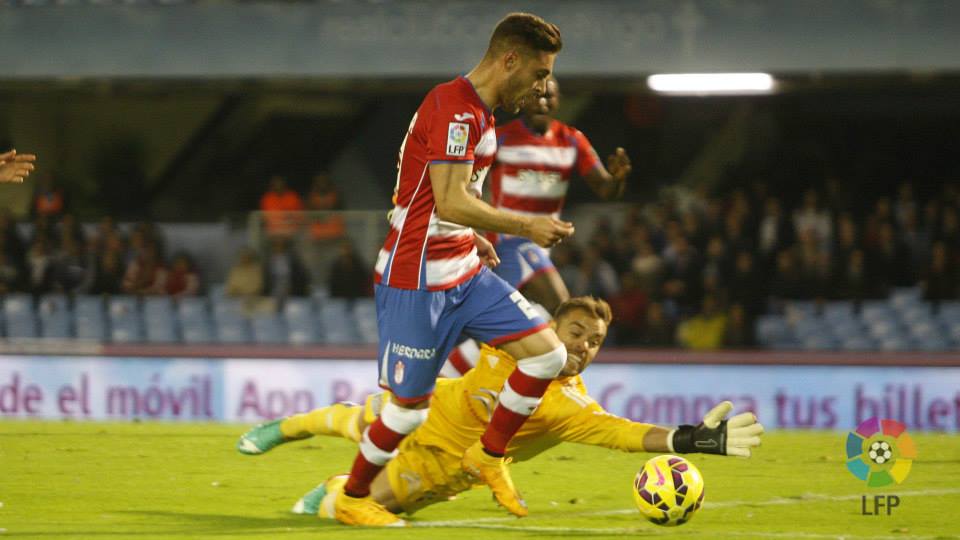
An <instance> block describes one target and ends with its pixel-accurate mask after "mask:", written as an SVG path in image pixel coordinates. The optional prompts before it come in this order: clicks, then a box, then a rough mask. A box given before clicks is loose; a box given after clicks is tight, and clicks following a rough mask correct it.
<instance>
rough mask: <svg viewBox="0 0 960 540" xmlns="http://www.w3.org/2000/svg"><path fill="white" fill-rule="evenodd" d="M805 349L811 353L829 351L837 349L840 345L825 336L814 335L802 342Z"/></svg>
mask: <svg viewBox="0 0 960 540" xmlns="http://www.w3.org/2000/svg"><path fill="white" fill-rule="evenodd" d="M801 343H802V344H803V348H804V349H806V350H809V351H828V350H831V349H836V348H837V347H838V346H839V345H840V344H839V343H837V341H836V340H835V339H833V338H832V337H830V336H828V335H825V334H812V335H810V336H807V337H806V338H805V339H803V340H802V341H801Z"/></svg>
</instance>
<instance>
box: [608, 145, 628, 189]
mask: <svg viewBox="0 0 960 540" xmlns="http://www.w3.org/2000/svg"><path fill="white" fill-rule="evenodd" d="M631 169H632V167H631V166H630V157H629V156H627V151H626V150H624V149H623V148H620V147H618V148H617V150H616V151H615V152H614V153H612V154H610V155H609V156H608V157H607V172H609V173H610V176H612V177H613V179H614V180H617V181H620V182H622V181H624V180H626V179H627V176H629V175H630V170H631Z"/></svg>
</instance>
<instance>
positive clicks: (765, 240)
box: [553, 181, 960, 348]
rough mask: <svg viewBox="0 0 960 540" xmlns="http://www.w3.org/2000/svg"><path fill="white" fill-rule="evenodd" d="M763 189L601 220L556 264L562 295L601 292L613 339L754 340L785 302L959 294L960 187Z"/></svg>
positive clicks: (668, 199) (668, 201)
mask: <svg viewBox="0 0 960 540" xmlns="http://www.w3.org/2000/svg"><path fill="white" fill-rule="evenodd" d="M768 189H769V188H768V186H766V185H765V184H760V183H758V184H755V185H753V186H751V188H749V189H736V190H734V191H732V192H730V193H726V194H722V195H719V196H711V195H708V194H707V193H705V192H704V190H700V191H697V192H688V191H681V190H674V191H672V192H670V193H668V194H666V195H664V196H662V197H661V199H660V200H659V201H657V202H655V203H650V204H644V205H636V206H634V207H632V208H631V209H630V210H629V211H628V213H627V215H626V216H625V217H624V219H623V221H622V224H619V225H617V226H614V225H613V223H614V222H613V220H610V219H609V218H608V217H606V216H603V217H600V218H599V219H598V221H597V223H596V224H595V227H594V231H593V233H592V235H591V236H590V237H589V238H586V239H583V240H579V242H578V241H573V242H569V243H568V242H565V243H564V244H561V245H560V246H559V247H558V248H556V249H555V250H554V251H553V259H554V262H555V264H556V265H557V267H558V269H559V271H560V274H561V275H562V276H563V278H564V281H565V282H566V284H567V286H568V287H569V289H570V292H571V294H573V295H580V294H592V295H595V296H600V297H603V298H607V299H608V300H609V301H610V303H611V305H612V307H613V310H614V314H615V322H614V334H613V336H612V337H613V339H614V340H615V342H616V343H617V344H619V345H628V346H629V345H647V346H673V345H681V346H685V347H692V348H719V347H731V348H737V347H749V346H752V345H754V336H753V321H754V319H755V318H756V317H757V316H758V315H761V314H764V313H779V312H781V311H782V309H783V306H784V303H785V302H786V301H789V300H810V301H815V302H824V301H830V300H841V299H842V300H852V301H854V302H856V303H859V302H862V301H863V300H867V299H875V298H876V299H879V298H885V297H886V296H887V295H888V294H889V292H890V291H891V290H892V289H893V288H895V287H914V286H915V287H920V288H921V291H922V294H923V297H924V299H926V300H928V301H930V302H932V303H933V305H934V306H936V303H937V302H939V301H941V300H947V299H956V298H957V296H958V284H960V277H958V268H960V264H958V263H960V260H958V259H960V214H958V209H960V190H958V187H957V185H955V184H946V185H944V186H942V191H941V192H938V193H933V194H931V195H930V197H929V198H928V199H927V200H925V201H921V200H919V199H918V197H917V196H916V194H915V189H914V186H913V185H912V184H911V183H904V184H902V185H901V186H900V187H899V189H898V190H897V193H896V194H895V195H894V196H892V197H888V196H880V197H877V198H875V199H874V200H868V201H862V200H855V199H854V198H853V197H852V196H845V195H844V193H843V189H842V186H841V185H840V184H839V183H838V182H837V181H828V182H827V186H826V189H824V190H822V191H821V190H818V189H813V188H811V189H808V190H807V191H805V192H804V194H803V196H802V199H801V200H800V201H799V202H798V203H796V204H794V205H788V204H786V203H785V201H783V200H781V199H780V198H779V197H778V196H777V195H775V194H772V193H770V192H769V191H768Z"/></svg>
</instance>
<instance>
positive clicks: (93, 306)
mask: <svg viewBox="0 0 960 540" xmlns="http://www.w3.org/2000/svg"><path fill="white" fill-rule="evenodd" d="M73 327H74V333H75V335H76V336H77V338H78V339H88V340H94V341H103V340H104V339H106V320H105V315H104V302H103V297H102V296H94V295H79V296H76V297H74V299H73Z"/></svg>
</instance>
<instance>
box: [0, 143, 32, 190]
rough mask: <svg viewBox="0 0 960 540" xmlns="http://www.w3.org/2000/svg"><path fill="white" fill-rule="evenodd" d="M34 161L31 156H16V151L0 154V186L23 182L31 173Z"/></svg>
mask: <svg viewBox="0 0 960 540" xmlns="http://www.w3.org/2000/svg"><path fill="white" fill-rule="evenodd" d="M36 160H37V156H35V155H33V154H18V153H17V151H16V150H10V151H9V152H4V153H2V154H0V184H5V183H8V182H9V183H21V182H23V180H24V179H25V178H26V177H28V176H30V172H31V171H33V168H34V167H33V162H34V161H36Z"/></svg>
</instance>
